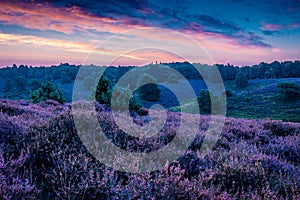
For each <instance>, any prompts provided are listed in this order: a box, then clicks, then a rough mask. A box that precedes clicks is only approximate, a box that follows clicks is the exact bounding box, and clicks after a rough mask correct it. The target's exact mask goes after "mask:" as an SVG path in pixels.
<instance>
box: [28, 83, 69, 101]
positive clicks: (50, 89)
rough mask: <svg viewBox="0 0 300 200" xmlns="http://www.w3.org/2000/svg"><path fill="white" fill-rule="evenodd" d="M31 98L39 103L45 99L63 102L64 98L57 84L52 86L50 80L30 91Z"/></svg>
mask: <svg viewBox="0 0 300 200" xmlns="http://www.w3.org/2000/svg"><path fill="white" fill-rule="evenodd" d="M30 96H31V98H32V100H33V102H34V103H39V102H41V101H46V100H55V101H57V102H59V103H64V102H65V99H64V97H63V93H62V92H61V90H60V88H59V86H58V85H56V86H54V85H53V83H52V82H50V81H47V82H46V83H44V84H42V86H41V87H40V88H39V89H37V90H35V91H33V92H31V95H30Z"/></svg>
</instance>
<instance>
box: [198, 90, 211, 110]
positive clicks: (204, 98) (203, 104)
mask: <svg viewBox="0 0 300 200" xmlns="http://www.w3.org/2000/svg"><path fill="white" fill-rule="evenodd" d="M198 103H199V108H200V112H203V113H204V114H209V113H211V99H210V94H209V91H207V90H201V92H200V95H199V97H198Z"/></svg>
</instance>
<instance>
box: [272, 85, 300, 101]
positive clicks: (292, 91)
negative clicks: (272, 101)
mask: <svg viewBox="0 0 300 200" xmlns="http://www.w3.org/2000/svg"><path fill="white" fill-rule="evenodd" d="M277 88H278V92H279V97H280V98H283V99H290V98H296V97H298V96H299V95H300V87H299V85H297V84H296V83H292V82H282V83H278V85H277Z"/></svg>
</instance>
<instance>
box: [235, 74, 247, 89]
mask: <svg viewBox="0 0 300 200" xmlns="http://www.w3.org/2000/svg"><path fill="white" fill-rule="evenodd" d="M235 86H236V88H238V89H242V88H245V87H247V86H248V79H247V77H246V75H245V74H244V73H243V72H239V73H238V74H237V75H236V78H235Z"/></svg>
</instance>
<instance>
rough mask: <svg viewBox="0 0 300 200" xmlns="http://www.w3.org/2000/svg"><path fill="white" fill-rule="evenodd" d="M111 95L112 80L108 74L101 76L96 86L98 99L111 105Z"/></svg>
mask: <svg viewBox="0 0 300 200" xmlns="http://www.w3.org/2000/svg"><path fill="white" fill-rule="evenodd" d="M110 97H111V91H110V81H109V79H108V78H107V77H106V76H101V78H100V80H99V82H98V85H97V88H96V93H95V98H96V101H98V102H99V103H100V104H105V105H110Z"/></svg>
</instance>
